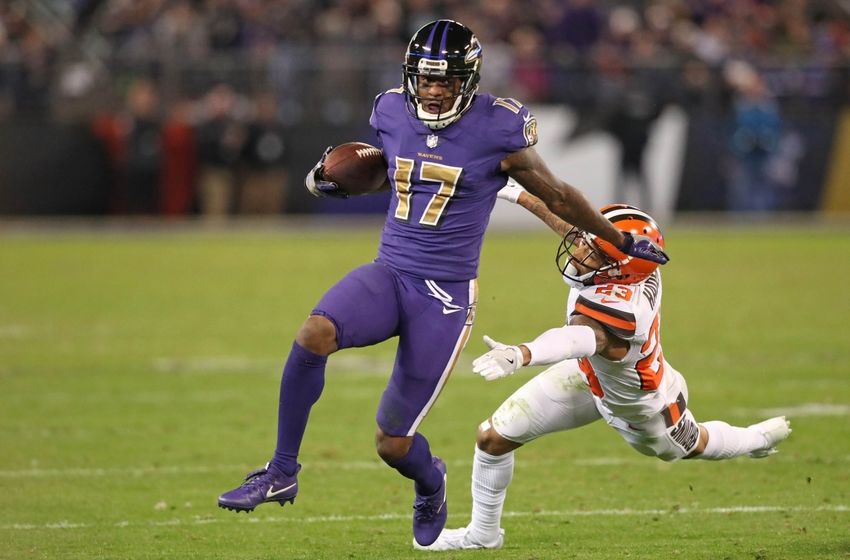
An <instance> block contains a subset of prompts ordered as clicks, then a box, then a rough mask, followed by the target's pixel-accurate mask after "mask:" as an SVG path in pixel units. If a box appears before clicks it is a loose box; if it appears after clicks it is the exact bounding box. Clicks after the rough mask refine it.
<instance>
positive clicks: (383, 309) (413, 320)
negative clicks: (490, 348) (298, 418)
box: [313, 262, 478, 436]
mask: <svg viewBox="0 0 850 560" xmlns="http://www.w3.org/2000/svg"><path fill="white" fill-rule="evenodd" d="M477 296H478V283H477V282H476V281H475V280H466V281H462V282H443V281H441V282H436V281H433V280H424V279H422V278H415V277H413V276H408V275H406V274H402V273H401V272H398V271H396V270H394V269H392V268H390V267H388V266H387V265H385V264H383V263H380V262H373V263H370V264H367V265H364V266H361V267H360V268H357V269H355V270H352V271H351V272H349V273H348V274H347V275H346V276H345V277H344V278H343V279H342V280H340V281H339V282H338V283H337V284H336V285H335V286H333V287H332V288H331V289H330V290H328V291H327V293H325V295H324V297H323V298H322V299H321V301H319V303H318V305H316V308H315V309H314V310H313V314H314V315H323V316H325V317H327V318H328V319H330V320H331V321H332V322H333V324H334V325H335V326H336V332H337V344H338V345H339V348H340V349H342V348H351V347H360V346H370V345H373V344H377V343H379V342H382V341H384V340H387V339H389V338H392V337H394V336H398V350H397V352H396V359H395V366H394V367H393V372H392V376H391V377H390V380H389V383H388V384H387V388H386V389H385V390H384V394H383V396H382V397H381V403H380V405H379V406H378V413H377V421H378V426H379V427H380V428H381V430H382V431H383V432H384V433H385V434H387V435H390V436H412V435H413V434H414V433H415V432H416V429H417V427H418V426H419V424H420V423H421V422H422V420H423V419H424V418H425V415H426V414H427V413H428V411H429V410H430V409H431V406H433V404H434V402H435V401H436V400H437V396H438V395H439V394H440V391H441V390H442V388H443V385H445V383H446V381H447V380H448V378H449V375H450V374H451V371H452V368H453V367H454V365H455V362H456V361H457V358H458V356H459V355H460V353H461V351H462V350H463V348H464V346H466V342H467V341H468V340H469V334H470V332H471V330H472V322H473V319H474V316H475V305H476V303H477Z"/></svg>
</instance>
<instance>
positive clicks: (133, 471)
mask: <svg viewBox="0 0 850 560" xmlns="http://www.w3.org/2000/svg"><path fill="white" fill-rule="evenodd" d="M833 459H834V460H836V461H841V462H850V455H844V456H841V457H834V458H833ZM772 460H773V461H776V460H780V461H782V462H797V460H796V459H794V458H793V457H792V456H791V455H787V456H785V457H782V456H779V457H777V458H774V459H772ZM446 463H447V464H448V465H449V466H450V467H454V468H469V467H471V466H472V461H471V460H469V459H457V460H454V461H446ZM739 463H740V464H741V465H750V464H752V465H759V464H762V463H761V462H760V461H752V460H747V459H745V458H744V459H741V460H740V461H739ZM302 465H303V467H304V468H305V469H335V470H342V471H374V470H384V469H386V468H388V467H387V466H386V465H385V464H384V463H383V462H381V461H379V460H377V459H375V460H374V461H305V462H304V463H302ZM547 465H574V466H577V467H599V466H629V467H641V466H642V467H647V468H654V469H668V468H669V467H670V464H669V463H664V462H662V461H655V460H652V459H651V458H648V457H641V456H635V457H634V458H631V457H583V458H578V459H571V460H565V459H539V458H537V459H526V460H523V461H518V462H517V465H516V468H518V469H524V468H527V467H535V466H547ZM259 466H261V465H259V464H257V465H244V464H243V465H186V466H180V465H172V466H160V467H91V468H82V467H69V468H40V467H31V468H23V469H6V470H0V479H19V478H20V479H23V478H61V477H80V478H108V477H117V476H122V477H141V476H156V475H159V476H183V475H192V474H209V473H233V474H235V475H236V476H239V475H241V474H244V473H247V472H248V471H250V470H253V469H255V468H258V467H259Z"/></svg>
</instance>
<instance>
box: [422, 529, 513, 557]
mask: <svg viewBox="0 0 850 560" xmlns="http://www.w3.org/2000/svg"><path fill="white" fill-rule="evenodd" d="M503 544H505V530H504V529H499V536H498V537H497V538H496V540H495V541H494V542H490V543H484V542H479V541H478V540H476V539H473V538H472V536H471V535H470V534H469V530H468V527H461V528H460V529H443V531H442V532H441V533H440V536H439V537H437V540H436V541H434V542H433V543H431V544H429V545H428V546H422V545H420V544H419V543H417V542H416V539H414V540H413V548H415V549H416V550H428V551H431V552H444V551H447V550H474V549H479V548H490V549H497V548H502V545H503Z"/></svg>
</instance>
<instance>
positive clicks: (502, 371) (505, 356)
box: [472, 334, 523, 381]
mask: <svg viewBox="0 0 850 560" xmlns="http://www.w3.org/2000/svg"><path fill="white" fill-rule="evenodd" d="M484 344H486V345H487V346H488V347H489V348H490V351H489V352H487V353H486V354H482V355H481V356H479V357H477V358H475V360H474V361H473V362H472V371H473V372H475V373H477V374H478V375H480V376H481V377H483V378H484V379H486V380H487V381H493V380H495V379H501V378H502V377H507V376H508V375H511V374H512V373H513V372H515V371H516V370H518V369H519V368H521V367H522V362H523V356H522V351H521V350H520V349H519V347H518V346H508V345H507V344H502V343H501V342H496V341H495V340H493V339H492V338H490V337H489V336H487V335H486V334H485V335H484Z"/></svg>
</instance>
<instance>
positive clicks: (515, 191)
mask: <svg viewBox="0 0 850 560" xmlns="http://www.w3.org/2000/svg"><path fill="white" fill-rule="evenodd" d="M498 197H499V198H501V199H502V200H507V201H508V202H513V203H514V204H519V205H520V206H522V207H523V208H525V209H526V210H528V211H529V212H531V213H532V214H534V215H535V216H537V217H538V218H540V221H542V222H543V223H544V224H546V225H547V226H549V229H551V230H552V231H554V232H555V233H557V234H558V237H564V236H565V235H566V234H567V232H568V231H570V228H572V227H573V226H572V224H570V223H567V222H565V221H564V220H562V219H561V218H559V217H558V216H556V215H555V214H553V213H552V212H551V211H550V210H549V208H547V207H546V203H545V202H543V201H542V200H540V198H538V197H536V196H534V195H533V194H531V193H530V192H528V191H526V190H525V189H523V188H522V187H521V186H520V185H518V184H517V183H515V182H513V181H509V182H508V184H507V185H505V186H504V187H502V189H501V190H500V191H499V193H498Z"/></svg>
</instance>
